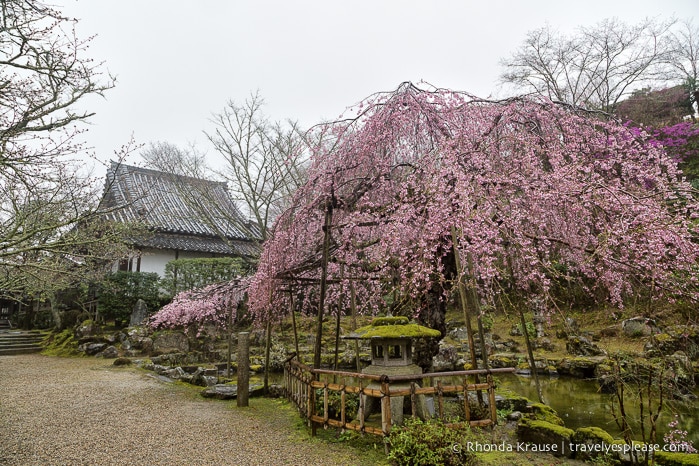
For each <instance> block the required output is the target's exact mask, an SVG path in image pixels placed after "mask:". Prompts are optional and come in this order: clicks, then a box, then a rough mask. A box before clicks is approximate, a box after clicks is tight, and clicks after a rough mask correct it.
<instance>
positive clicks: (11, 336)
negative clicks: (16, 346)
mask: <svg viewBox="0 0 699 466" xmlns="http://www.w3.org/2000/svg"><path fill="white" fill-rule="evenodd" d="M43 339H44V336H43V335H26V334H24V335H14V334H3V333H0V343H2V342H4V341H7V342H13V341H18V340H23V341H41V340H43Z"/></svg>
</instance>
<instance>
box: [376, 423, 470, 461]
mask: <svg viewBox="0 0 699 466" xmlns="http://www.w3.org/2000/svg"><path fill="white" fill-rule="evenodd" d="M481 437H482V435H481V434H480V433H479V432H477V431H474V430H471V428H470V427H468V426H466V425H464V426H454V427H447V426H445V425H444V424H443V423H442V422H439V421H430V422H426V421H422V420H420V419H419V418H408V419H406V420H405V423H404V425H402V426H395V427H393V429H392V430H391V435H390V436H389V437H388V439H387V442H388V444H389V446H390V453H389V455H388V458H389V459H390V460H391V461H393V462H395V464H397V465H398V466H403V465H406V466H408V465H409V466H413V465H414V466H418V465H434V464H440V465H469V464H475V462H476V455H475V453H473V452H471V451H468V449H467V448H466V445H467V444H468V442H477V441H478V440H479V439H481Z"/></svg>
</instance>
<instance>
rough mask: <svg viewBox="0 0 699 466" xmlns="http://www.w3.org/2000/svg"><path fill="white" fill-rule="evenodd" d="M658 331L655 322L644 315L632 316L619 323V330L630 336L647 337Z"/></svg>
mask: <svg viewBox="0 0 699 466" xmlns="http://www.w3.org/2000/svg"><path fill="white" fill-rule="evenodd" d="M659 331H660V329H659V328H658V327H656V326H655V323H654V322H653V321H652V320H651V319H647V318H645V317H632V318H630V319H626V320H624V321H623V322H622V323H621V332H622V333H623V334H624V336H627V337H630V338H637V337H647V336H650V335H652V334H655V333H658V332H659Z"/></svg>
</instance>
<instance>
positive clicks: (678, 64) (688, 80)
mask: <svg viewBox="0 0 699 466" xmlns="http://www.w3.org/2000/svg"><path fill="white" fill-rule="evenodd" d="M671 47H672V54H671V55H670V57H669V58H670V60H669V63H670V66H671V70H672V75H671V76H674V78H675V79H676V80H679V81H681V82H683V83H684V84H685V86H686V87H687V90H688V92H689V95H690V99H691V103H692V105H693V107H694V111H695V113H696V112H697V111H699V108H697V104H698V103H699V27H697V26H696V25H695V24H694V23H693V22H692V21H691V20H686V21H682V22H680V24H679V25H678V27H677V28H676V30H673V33H672V36H671Z"/></svg>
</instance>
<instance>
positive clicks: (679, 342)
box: [644, 325, 699, 361]
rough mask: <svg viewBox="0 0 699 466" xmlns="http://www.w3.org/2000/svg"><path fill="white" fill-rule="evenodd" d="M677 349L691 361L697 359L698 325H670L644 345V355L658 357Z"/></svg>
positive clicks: (698, 355)
mask: <svg viewBox="0 0 699 466" xmlns="http://www.w3.org/2000/svg"><path fill="white" fill-rule="evenodd" d="M677 351H682V352H684V353H685V354H686V355H687V357H689V359H690V360H692V361H696V360H698V359H699V326H697V325H672V326H670V327H667V328H666V329H665V331H664V332H663V333H658V334H656V335H653V337H652V339H651V341H649V342H648V343H646V346H645V347H644V353H645V356H646V357H659V356H663V355H668V354H674V353H675V352H677Z"/></svg>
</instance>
